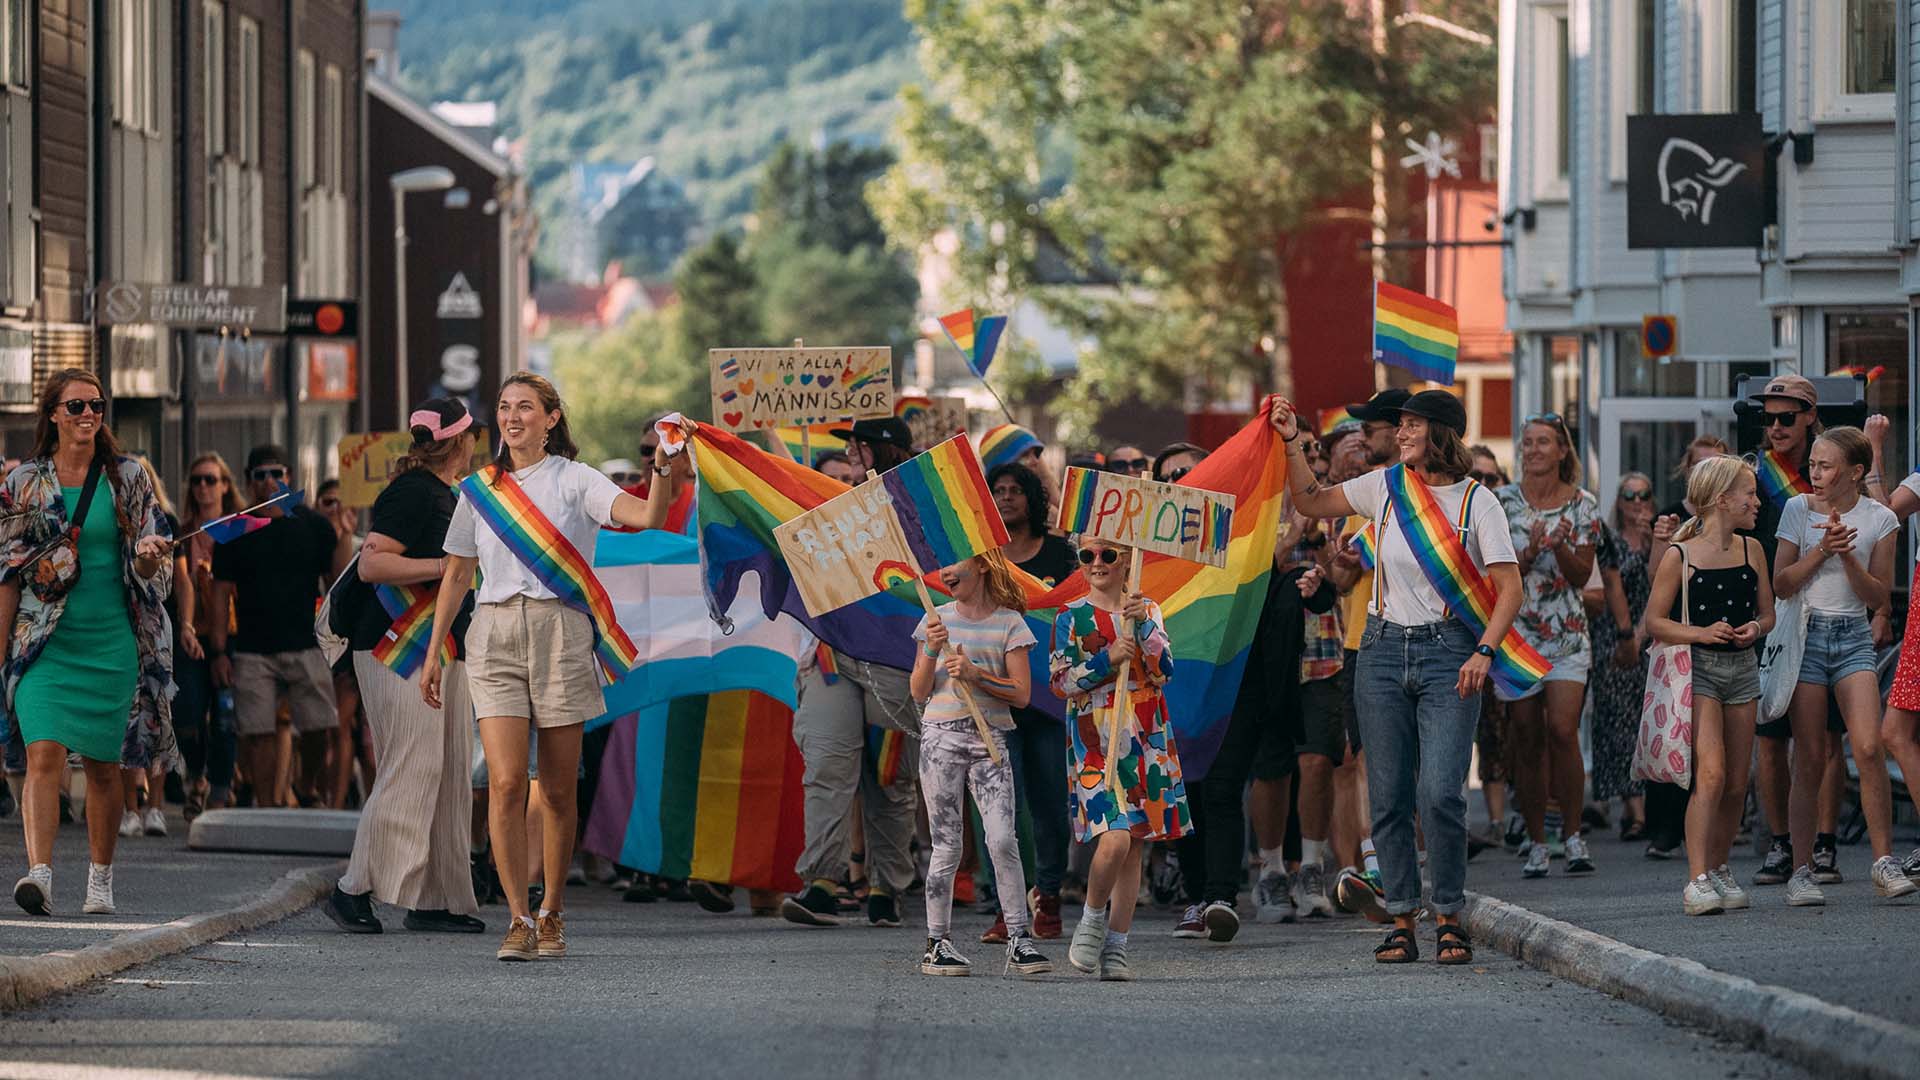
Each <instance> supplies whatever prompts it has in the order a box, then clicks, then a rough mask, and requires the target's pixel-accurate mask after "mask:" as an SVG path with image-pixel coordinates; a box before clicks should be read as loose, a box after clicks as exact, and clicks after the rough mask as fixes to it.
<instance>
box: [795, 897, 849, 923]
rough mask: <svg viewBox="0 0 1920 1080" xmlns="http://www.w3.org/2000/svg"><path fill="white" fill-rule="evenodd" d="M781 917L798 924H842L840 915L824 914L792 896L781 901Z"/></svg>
mask: <svg viewBox="0 0 1920 1080" xmlns="http://www.w3.org/2000/svg"><path fill="white" fill-rule="evenodd" d="M780 917H781V918H783V919H785V920H787V921H788V922H790V923H793V924H794V925H796V926H839V925H840V916H838V915H822V914H820V913H819V912H817V911H814V910H813V909H811V908H809V907H807V905H805V904H803V903H801V902H800V901H798V900H795V899H794V898H793V897H791V896H789V897H787V898H786V899H785V900H782V901H781V902H780Z"/></svg>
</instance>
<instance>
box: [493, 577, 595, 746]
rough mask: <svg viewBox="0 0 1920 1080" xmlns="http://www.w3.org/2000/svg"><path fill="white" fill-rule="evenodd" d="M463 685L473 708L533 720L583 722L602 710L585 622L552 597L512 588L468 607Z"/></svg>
mask: <svg viewBox="0 0 1920 1080" xmlns="http://www.w3.org/2000/svg"><path fill="white" fill-rule="evenodd" d="M467 686H468V688H469V689H470V690H471V691H472V696H473V712H474V715H475V716H479V717H482V718H484V717H488V716H520V717H525V718H526V719H528V720H531V721H533V726H534V727H541V728H552V727H567V726H569V725H572V724H584V723H586V722H587V721H588V720H591V719H593V718H594V717H596V716H599V715H600V714H601V713H603V712H605V711H607V705H606V701H605V700H604V699H602V698H601V696H600V670H599V668H598V666H597V665H596V664H595V663H594V659H593V622H592V620H590V619H588V618H587V617H586V615H584V614H582V613H581V612H578V611H575V610H573V609H572V608H570V607H568V606H566V605H565V604H563V603H561V602H560V601H558V600H530V599H528V598H527V597H524V596H516V597H514V598H513V599H511V600H507V601H504V602H502V603H498V604H481V605H479V606H478V607H476V608H475V609H474V612H473V625H472V626H470V627H468V629H467Z"/></svg>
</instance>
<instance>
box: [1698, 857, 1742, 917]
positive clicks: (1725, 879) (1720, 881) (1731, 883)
mask: <svg viewBox="0 0 1920 1080" xmlns="http://www.w3.org/2000/svg"><path fill="white" fill-rule="evenodd" d="M1707 880H1708V881H1709V882H1711V883H1712V885H1713V891H1714V892H1716V893H1719V894H1720V906H1721V907H1724V908H1726V909H1727V910H1728V911H1738V910H1740V909H1741V908H1744V907H1748V906H1751V903H1752V901H1751V900H1750V899H1749V898H1748V896H1747V890H1745V889H1743V888H1741V887H1740V883H1739V882H1738V881H1735V880H1734V879H1733V870H1732V869H1731V868H1729V867H1728V866H1727V864H1726V863H1721V864H1720V869H1718V870H1709V871H1707Z"/></svg>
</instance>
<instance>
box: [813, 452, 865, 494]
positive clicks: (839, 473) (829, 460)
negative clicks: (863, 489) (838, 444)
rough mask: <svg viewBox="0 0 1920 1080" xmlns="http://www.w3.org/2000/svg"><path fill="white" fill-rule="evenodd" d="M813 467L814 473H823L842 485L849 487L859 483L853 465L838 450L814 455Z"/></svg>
mask: <svg viewBox="0 0 1920 1080" xmlns="http://www.w3.org/2000/svg"><path fill="white" fill-rule="evenodd" d="M813 467H814V469H815V470H816V471H818V472H822V473H825V474H826V475H828V476H831V477H833V478H834V479H835V480H838V481H840V482H841V483H843V484H849V485H851V484H856V483H858V482H859V481H860V477H859V475H858V474H856V473H855V472H854V471H853V463H852V462H850V461H848V460H847V455H845V454H843V453H841V452H840V451H838V450H823V451H821V452H820V453H818V454H815V455H814V459H813Z"/></svg>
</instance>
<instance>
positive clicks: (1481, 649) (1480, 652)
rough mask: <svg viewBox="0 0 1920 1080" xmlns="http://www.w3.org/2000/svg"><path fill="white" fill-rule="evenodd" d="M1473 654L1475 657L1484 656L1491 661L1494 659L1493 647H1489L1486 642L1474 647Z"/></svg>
mask: <svg viewBox="0 0 1920 1080" xmlns="http://www.w3.org/2000/svg"><path fill="white" fill-rule="evenodd" d="M1473 653H1474V655H1475V656H1484V657H1486V658H1487V659H1489V660H1491V659H1493V646H1491V645H1488V644H1487V643H1486V642H1481V643H1480V644H1478V645H1475V646H1474V647H1473Z"/></svg>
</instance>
